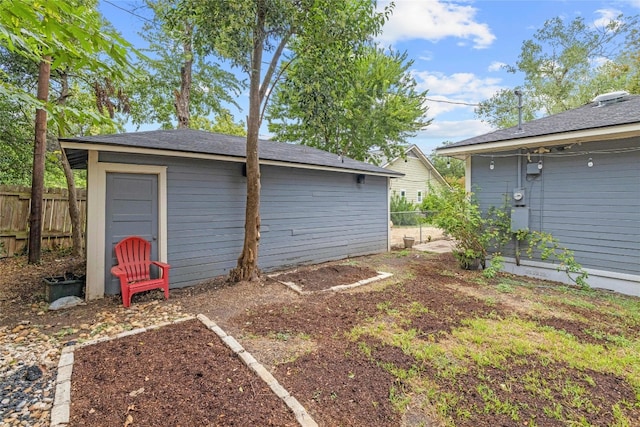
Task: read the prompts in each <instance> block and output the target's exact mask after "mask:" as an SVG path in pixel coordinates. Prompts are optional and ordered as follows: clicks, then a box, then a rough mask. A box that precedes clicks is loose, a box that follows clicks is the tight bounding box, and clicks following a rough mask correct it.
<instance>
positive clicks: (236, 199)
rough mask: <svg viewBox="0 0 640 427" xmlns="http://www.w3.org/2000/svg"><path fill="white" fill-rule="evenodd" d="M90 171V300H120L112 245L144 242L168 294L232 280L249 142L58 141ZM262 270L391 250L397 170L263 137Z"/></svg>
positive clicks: (160, 138) (166, 135) (199, 138)
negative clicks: (160, 267)
mask: <svg viewBox="0 0 640 427" xmlns="http://www.w3.org/2000/svg"><path fill="white" fill-rule="evenodd" d="M61 144H62V147H63V148H64V150H65V152H66V153H67V156H68V158H69V161H70V163H71V165H72V167H74V168H86V169H87V177H88V185H87V187H88V188H87V199H88V212H87V235H86V244H87V288H86V295H87V298H88V299H92V298H99V297H101V296H103V295H104V294H105V293H106V294H117V293H119V285H118V283H117V282H116V280H115V278H113V277H112V276H111V274H110V272H109V270H110V267H111V266H112V265H113V264H114V263H115V259H114V256H113V246H114V245H115V243H117V242H118V241H120V240H121V239H122V238H123V237H125V236H128V235H139V236H142V237H144V238H146V239H148V240H150V241H152V243H153V251H154V254H155V256H156V257H157V259H159V260H161V261H165V262H168V263H169V264H171V274H170V279H171V280H170V282H171V283H170V286H171V287H172V288H177V287H184V286H190V285H194V284H196V283H198V282H201V281H203V280H206V279H208V278H211V277H215V276H219V275H224V274H227V273H228V272H229V270H230V269H231V268H233V267H235V265H236V261H237V257H238V256H239V254H240V251H241V249H242V244H243V238H244V214H245V211H244V210H245V203H246V177H245V153H246V139H245V138H244V137H237V136H229V135H221V134H214V133H209V132H203V131H196V130H159V131H149V132H135V133H123V134H114V135H101V136H88V137H78V138H65V139H63V140H61ZM260 165H261V166H260V168H261V223H262V225H261V240H260V253H259V265H260V268H261V269H263V270H264V271H269V270H276V269H282V268H285V267H290V266H295V265H300V264H310V263H319V262H324V261H328V260H335V259H342V258H346V257H350V256H359V255H365V254H372V253H378V252H384V251H387V250H388V249H389V237H390V232H389V213H388V212H389V209H388V206H389V191H388V188H389V180H390V179H391V178H393V177H400V176H402V174H401V173H398V172H394V171H390V170H387V169H383V168H380V167H377V166H374V165H371V164H368V163H363V162H359V161H355V160H352V159H349V158H341V157H339V156H337V155H335V154H331V153H327V152H324V151H321V150H317V149H314V148H310V147H305V146H301V145H292V144H285V143H279V142H273V141H268V140H261V141H260Z"/></svg>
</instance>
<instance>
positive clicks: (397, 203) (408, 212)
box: [390, 191, 420, 225]
mask: <svg viewBox="0 0 640 427" xmlns="http://www.w3.org/2000/svg"><path fill="white" fill-rule="evenodd" d="M390 211H391V222H393V224H394V225H418V224H419V223H420V212H419V211H418V207H417V205H415V204H414V203H411V202H410V201H408V200H407V198H406V197H404V196H398V195H397V194H396V193H395V191H394V192H393V194H392V195H391V206H390Z"/></svg>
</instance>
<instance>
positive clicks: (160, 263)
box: [151, 261, 171, 270]
mask: <svg viewBox="0 0 640 427" xmlns="http://www.w3.org/2000/svg"><path fill="white" fill-rule="evenodd" d="M151 264H154V265H157V266H158V267H160V268H161V269H163V270H164V269H168V268H171V266H170V265H169V264H167V263H166V262H160V261H151Z"/></svg>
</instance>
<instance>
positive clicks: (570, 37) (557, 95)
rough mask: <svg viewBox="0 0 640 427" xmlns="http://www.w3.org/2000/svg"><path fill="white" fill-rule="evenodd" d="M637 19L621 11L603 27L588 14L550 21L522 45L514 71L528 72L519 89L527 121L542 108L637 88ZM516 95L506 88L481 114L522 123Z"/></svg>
mask: <svg viewBox="0 0 640 427" xmlns="http://www.w3.org/2000/svg"><path fill="white" fill-rule="evenodd" d="M637 25H638V22H637V17H630V18H627V17H624V16H622V15H619V16H618V17H616V18H615V19H612V20H610V21H608V23H607V24H605V25H603V26H600V27H598V26H593V25H589V24H587V23H586V22H585V21H584V18H583V17H577V18H575V19H574V20H572V21H570V22H566V21H564V20H563V19H562V18H560V17H556V18H552V19H549V20H547V21H546V22H545V23H544V25H543V26H542V28H540V29H539V30H538V31H536V33H535V34H534V36H533V39H532V40H526V41H524V42H523V44H522V48H521V52H520V56H519V59H518V61H517V62H516V64H515V65H510V66H507V67H506V69H507V70H508V71H509V72H512V73H516V72H520V73H523V74H524V83H523V85H522V86H521V87H518V88H517V89H518V90H520V91H521V92H522V94H523V99H524V102H523V110H522V115H523V120H524V121H529V120H532V119H533V118H535V117H536V113H537V112H539V111H541V112H542V113H543V114H544V115H550V114H556V113H559V112H562V111H566V110H568V109H572V108H575V107H578V106H581V105H584V104H586V103H588V102H590V101H591V100H592V99H593V98H594V97H595V96H596V95H598V94H601V93H606V92H611V91H614V90H621V89H627V90H630V91H631V92H637V89H638V78H639V76H640V68H639V67H638V66H639V60H638V53H637V52H638V49H637V48H638V30H637ZM517 105H518V102H517V98H516V96H515V94H514V93H513V91H510V90H501V91H499V92H497V93H496V94H495V95H494V96H493V97H491V98H490V99H488V100H486V101H484V102H482V103H481V104H480V106H479V107H478V108H477V109H476V115H477V116H478V117H479V118H481V119H482V120H483V121H486V122H488V123H490V124H492V125H493V126H496V127H500V128H504V127H509V126H515V125H516V124H517V123H518V109H517Z"/></svg>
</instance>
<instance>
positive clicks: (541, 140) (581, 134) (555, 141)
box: [436, 123, 640, 157]
mask: <svg viewBox="0 0 640 427" xmlns="http://www.w3.org/2000/svg"><path fill="white" fill-rule="evenodd" d="M639 135H640V123H631V124H627V125H618V126H614V127H605V128H597V129H585V130H581V131H574V132H565V133H554V134H549V135H542V136H534V137H530V138H517V139H508V140H503V141H496V142H485V143H478V144H471V145H463V146H459V147H442V148H437V149H436V152H437V153H438V154H439V155H442V156H450V157H464V156H466V155H469V154H479V153H495V152H500V151H509V150H514V149H525V148H536V147H541V146H555V145H564V144H582V143H588V142H598V141H610V140H615V139H624V138H631V137H634V136H639Z"/></svg>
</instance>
